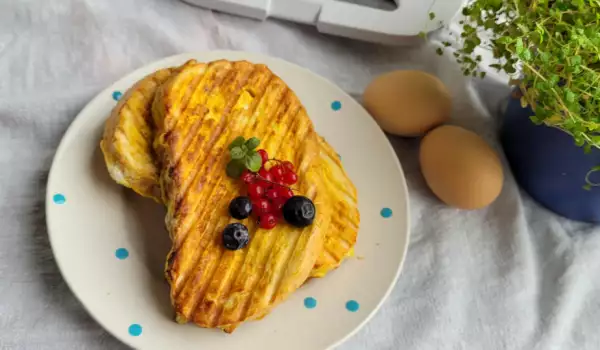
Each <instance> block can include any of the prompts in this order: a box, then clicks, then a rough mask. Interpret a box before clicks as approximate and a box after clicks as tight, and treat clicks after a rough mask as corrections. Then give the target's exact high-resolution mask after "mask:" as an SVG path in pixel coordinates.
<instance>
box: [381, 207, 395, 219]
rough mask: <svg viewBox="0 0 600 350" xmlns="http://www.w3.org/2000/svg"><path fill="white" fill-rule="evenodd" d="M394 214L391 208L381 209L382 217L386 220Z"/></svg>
mask: <svg viewBox="0 0 600 350" xmlns="http://www.w3.org/2000/svg"><path fill="white" fill-rule="evenodd" d="M392 214H393V213H392V209H390V208H383V209H381V216H383V217H384V218H389V217H392Z"/></svg>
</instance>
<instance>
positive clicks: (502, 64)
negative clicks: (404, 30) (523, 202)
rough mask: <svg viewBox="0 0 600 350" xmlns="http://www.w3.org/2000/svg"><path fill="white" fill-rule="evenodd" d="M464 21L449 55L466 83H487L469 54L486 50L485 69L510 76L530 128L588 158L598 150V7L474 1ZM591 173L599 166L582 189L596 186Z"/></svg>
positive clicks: (593, 3) (576, 0)
mask: <svg viewBox="0 0 600 350" xmlns="http://www.w3.org/2000/svg"><path fill="white" fill-rule="evenodd" d="M462 14H463V16H464V19H463V20H462V21H460V24H461V29H462V30H461V32H460V37H461V42H462V47H461V48H460V49H458V50H456V51H454V52H453V55H454V56H455V57H456V60H457V62H458V63H459V64H460V65H461V67H462V71H463V73H464V74H465V75H468V76H479V77H484V76H485V72H483V71H481V70H480V62H481V61H482V57H481V56H480V55H478V54H476V51H475V50H476V49H477V48H485V49H489V50H490V51H491V53H492V54H493V57H494V62H493V63H492V64H490V66H491V67H492V68H495V69H497V70H498V71H504V72H506V73H508V74H509V75H513V79H511V80H510V84H511V85H515V86H518V87H519V90H520V99H521V105H522V106H523V107H526V106H528V105H529V106H531V108H532V110H533V111H534V112H535V115H532V116H531V120H532V122H534V123H536V124H546V125H548V126H551V127H555V128H559V129H561V130H563V131H565V132H566V133H568V134H570V135H571V136H572V137H573V139H574V141H575V144H576V145H578V146H582V147H584V150H585V151H586V152H589V151H590V150H591V148H592V147H595V148H600V134H599V133H598V132H599V130H600V0H568V1H567V0H565V1H555V0H474V1H471V2H470V3H469V4H468V5H467V6H465V7H464V8H463V11H462ZM430 18H435V15H433V16H432V15H430ZM451 45H452V44H451V43H450V42H444V43H443V47H440V48H438V49H437V52H438V54H443V53H444V51H445V50H444V49H445V48H447V47H450V46H451ZM515 74H518V76H516V77H514V75H515ZM594 171H600V166H598V167H594V168H593V169H592V170H591V171H590V173H589V174H588V176H587V177H586V181H587V183H588V185H587V186H586V187H588V188H589V186H592V185H600V184H593V183H591V182H590V181H589V175H590V174H591V173H592V172H594Z"/></svg>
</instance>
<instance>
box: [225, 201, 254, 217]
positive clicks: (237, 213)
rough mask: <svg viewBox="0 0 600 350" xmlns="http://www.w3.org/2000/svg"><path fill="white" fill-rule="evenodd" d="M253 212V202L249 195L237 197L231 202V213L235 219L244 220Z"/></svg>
mask: <svg viewBox="0 0 600 350" xmlns="http://www.w3.org/2000/svg"><path fill="white" fill-rule="evenodd" d="M251 213H252V202H251V201H250V198H249V197H244V196H240V197H236V198H234V199H233V200H232V201H231V203H229V215H231V217H233V218H234V219H238V220H243V219H245V218H247V217H248V216H250V214H251Z"/></svg>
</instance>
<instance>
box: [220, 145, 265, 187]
mask: <svg viewBox="0 0 600 350" xmlns="http://www.w3.org/2000/svg"><path fill="white" fill-rule="evenodd" d="M258 145H260V140H259V139H258V138H256V137H251V138H249V139H248V140H246V139H245V138H243V137H242V136H238V137H236V138H235V139H234V140H233V141H232V142H231V144H229V155H230V156H231V160H230V161H229V163H227V169H226V170H227V175H228V176H230V177H233V178H238V177H240V176H241V175H242V172H243V171H244V169H248V170H250V171H252V172H257V171H259V170H260V167H261V166H262V158H261V156H260V154H258V152H257V151H256V148H257V147H258Z"/></svg>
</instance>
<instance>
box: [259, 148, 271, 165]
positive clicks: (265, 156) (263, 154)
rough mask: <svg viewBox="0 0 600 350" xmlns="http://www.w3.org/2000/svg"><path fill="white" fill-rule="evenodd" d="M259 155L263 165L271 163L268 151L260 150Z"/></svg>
mask: <svg viewBox="0 0 600 350" xmlns="http://www.w3.org/2000/svg"><path fill="white" fill-rule="evenodd" d="M257 152H258V154H260V157H261V158H262V163H263V165H264V164H265V163H266V162H268V161H269V155H268V154H267V151H265V150H264V149H259V150H258V151H257Z"/></svg>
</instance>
